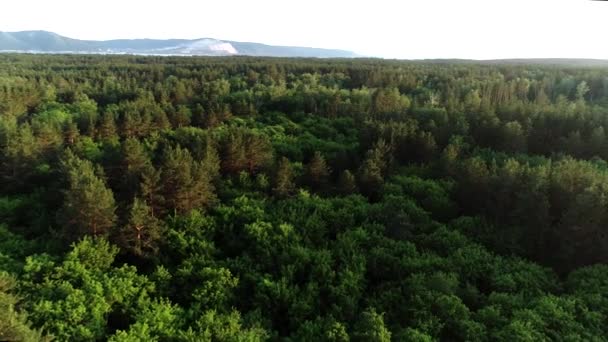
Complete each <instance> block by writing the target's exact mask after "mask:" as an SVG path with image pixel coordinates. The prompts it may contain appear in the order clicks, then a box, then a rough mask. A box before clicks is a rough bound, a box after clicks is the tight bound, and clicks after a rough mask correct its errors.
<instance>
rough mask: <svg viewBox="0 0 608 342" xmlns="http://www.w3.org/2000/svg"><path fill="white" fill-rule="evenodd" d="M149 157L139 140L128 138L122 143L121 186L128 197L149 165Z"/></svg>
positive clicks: (131, 194) (132, 193)
mask: <svg viewBox="0 0 608 342" xmlns="http://www.w3.org/2000/svg"><path fill="white" fill-rule="evenodd" d="M151 165H152V163H151V161H150V157H149V156H148V155H147V154H146V151H145V149H144V146H143V145H142V144H141V143H140V142H139V140H137V139H134V138H129V139H127V140H125V142H124V143H123V145H122V165H121V169H122V187H121V190H123V191H124V193H126V194H127V195H128V196H129V198H131V197H132V196H133V195H135V192H136V191H137V188H138V186H139V184H140V183H141V179H142V174H143V173H144V171H145V170H146V169H148V168H149V167H151Z"/></svg>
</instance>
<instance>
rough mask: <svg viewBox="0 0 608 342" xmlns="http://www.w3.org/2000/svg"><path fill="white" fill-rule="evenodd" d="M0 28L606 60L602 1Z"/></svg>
mask: <svg viewBox="0 0 608 342" xmlns="http://www.w3.org/2000/svg"><path fill="white" fill-rule="evenodd" d="M2 2H3V3H2V4H1V5H0V31H9V32H12V31H23V30H48V31H53V32H56V33H58V34H61V35H64V36H67V37H70V38H77V39H95V40H105V39H117V38H159V39H165V38H189V39H194V38H203V37H209V38H217V39H224V40H233V41H250V42H258V43H266V44H273V45H292V46H309V47H321V48H336V49H345V50H351V51H354V52H356V53H359V54H361V55H365V56H376V57H383V58H400V59H425V58H469V59H497V58H547V57H555V58H601V59H608V44H606V42H607V41H608V1H589V0H361V1H360V0H350V1H345V0H306V1H303V0H298V1H296V0H216V1H208V0H198V1H196V0H170V1H166V0H165V1H161V0H145V1H143V0H88V1H87V0H77V1H74V0H54V1H49V0H4V1H2Z"/></svg>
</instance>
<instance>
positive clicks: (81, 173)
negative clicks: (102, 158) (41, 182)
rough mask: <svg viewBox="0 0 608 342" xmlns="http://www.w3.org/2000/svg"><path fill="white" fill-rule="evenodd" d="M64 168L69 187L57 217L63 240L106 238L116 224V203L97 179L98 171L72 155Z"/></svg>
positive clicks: (99, 178)
mask: <svg viewBox="0 0 608 342" xmlns="http://www.w3.org/2000/svg"><path fill="white" fill-rule="evenodd" d="M63 168H64V172H65V174H66V177H67V181H68V188H67V190H66V191H65V199H64V203H63V207H62V209H61V211H60V212H59V217H60V220H61V222H62V223H63V228H64V233H65V237H66V238H67V239H68V240H74V239H77V238H78V237H81V236H83V235H106V234H107V233H108V232H109V230H110V228H112V227H113V226H114V223H115V221H116V214H115V210H116V204H115V201H114V194H113V193H112V190H110V189H108V188H107V187H106V184H105V182H104V180H103V178H101V177H99V176H98V172H100V171H99V170H95V168H94V166H93V164H92V163H91V162H90V161H88V160H81V159H79V158H78V157H76V156H74V155H73V154H72V153H68V154H67V157H66V158H65V159H64V160H63ZM96 171H97V172H96Z"/></svg>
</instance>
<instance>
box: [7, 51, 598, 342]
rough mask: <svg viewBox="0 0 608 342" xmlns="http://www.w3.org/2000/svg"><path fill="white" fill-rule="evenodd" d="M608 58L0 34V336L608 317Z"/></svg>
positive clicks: (576, 325) (199, 335) (534, 333)
mask: <svg viewBox="0 0 608 342" xmlns="http://www.w3.org/2000/svg"><path fill="white" fill-rule="evenodd" d="M606 129H608V68H602V67H598V66H595V67H591V66H589V67H585V66H566V65H547V64H522V63H515V64H510V63H502V64H501V63H491V64H475V63H458V62H406V61H381V60H373V59H369V60H366V59H360V60H316V59H277V58H274V59H271V58H251V57H234V58H183V57H180V58H176V57H173V58H168V57H165V58H160V57H135V56H83V55H81V56H57V55H55V56H42V55H39V56H35V55H11V54H2V55H0V261H1V262H0V339H1V340H19V341H44V340H47V341H48V340H56V341H95V340H100V341H101V340H109V341H266V340H272V341H390V340H393V341H434V340H447V341H544V340H569V341H574V340H586V341H587V340H597V341H599V340H606V339H608V324H606V322H607V320H608V266H607V265H606V262H608V248H607V247H608V230H607V228H606V227H608V163H607V162H606V160H607V159H608V137H607V134H608V132H606Z"/></svg>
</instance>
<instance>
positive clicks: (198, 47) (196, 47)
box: [0, 31, 358, 58]
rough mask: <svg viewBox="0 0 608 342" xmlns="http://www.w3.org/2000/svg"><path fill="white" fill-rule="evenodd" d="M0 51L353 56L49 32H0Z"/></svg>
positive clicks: (225, 42) (324, 51)
mask: <svg viewBox="0 0 608 342" xmlns="http://www.w3.org/2000/svg"><path fill="white" fill-rule="evenodd" d="M0 52H30V53H91V54H141V55H169V56H175V55H185V56H233V55H247V56H269V57H318V58H353V57H358V55H357V54H355V53H354V52H352V51H346V50H336V49H321V48H311V47H298V46H275V45H266V44H260V43H248V42H235V41H228V40H220V39H215V38H201V39H114V40H79V39H72V38H68V37H64V36H61V35H59V34H56V33H53V32H48V31H20V32H0Z"/></svg>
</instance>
